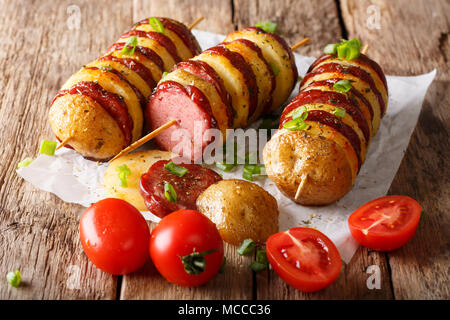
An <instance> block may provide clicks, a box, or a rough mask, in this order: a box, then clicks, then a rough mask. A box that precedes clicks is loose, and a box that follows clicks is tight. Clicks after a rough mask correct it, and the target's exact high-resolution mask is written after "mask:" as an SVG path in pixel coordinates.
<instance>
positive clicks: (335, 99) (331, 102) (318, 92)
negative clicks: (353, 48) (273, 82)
mask: <svg viewBox="0 0 450 320" xmlns="http://www.w3.org/2000/svg"><path fill="white" fill-rule="evenodd" d="M341 80H347V81H348V83H350V84H351V89H349V90H348V91H347V92H343V91H342V90H337V89H335V88H336V86H335V84H336V83H337V82H339V81H341ZM341 83H342V82H341ZM387 102H388V89H387V84H386V78H385V76H384V73H383V71H382V70H381V68H380V66H379V65H378V64H377V63H376V62H375V61H373V60H371V59H369V58H368V57H367V56H366V55H364V54H360V55H359V57H358V58H356V59H353V60H346V59H341V58H338V57H337V56H336V55H333V54H324V55H322V56H321V57H319V58H318V59H317V60H316V61H315V62H314V63H313V64H312V65H311V67H310V68H309V70H308V73H307V74H306V76H305V77H304V78H303V81H302V83H301V84H300V92H299V94H298V96H297V97H296V98H294V99H293V100H292V101H291V102H290V103H289V104H288V105H287V106H286V108H285V109H284V111H283V113H282V116H281V119H280V127H279V130H278V131H277V132H276V133H275V134H274V136H273V137H272V138H271V140H270V141H269V142H268V143H267V144H266V146H265V148H264V152H263V157H264V163H265V166H266V172H267V174H268V176H269V178H270V179H271V180H272V181H273V182H274V183H275V184H276V185H277V187H278V189H279V190H280V191H281V192H282V193H283V194H285V195H286V196H288V197H289V198H291V199H292V200H294V201H295V202H297V203H299V204H302V205H325V204H329V203H332V202H334V201H336V200H338V199H340V198H341V197H343V196H344V195H345V194H346V193H347V192H348V191H350V189H351V188H352V186H353V183H354V181H355V178H356V176H357V174H358V172H359V170H360V168H361V165H362V164H363V162H364V160H365V157H366V152H367V149H368V146H369V144H370V141H371V139H372V137H373V136H374V135H375V134H376V132H377V130H378V128H379V126H380V119H381V118H382V117H383V116H384V114H385V112H386V106H387ZM295 112H297V114H298V113H301V112H303V115H305V116H306V118H305V119H304V122H305V123H306V125H305V126H304V127H303V128H302V129H299V130H288V129H286V128H284V127H283V126H284V125H285V124H286V123H288V122H289V121H290V120H292V119H293V114H294V113H295Z"/></svg>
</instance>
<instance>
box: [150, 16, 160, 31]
mask: <svg viewBox="0 0 450 320" xmlns="http://www.w3.org/2000/svg"><path fill="white" fill-rule="evenodd" d="M148 23H149V24H150V26H151V27H152V28H153V30H155V31H156V32H159V33H164V26H163V24H162V23H161V21H159V19H158V18H155V17H151V18H148Z"/></svg>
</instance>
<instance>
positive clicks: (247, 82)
mask: <svg viewBox="0 0 450 320" xmlns="http://www.w3.org/2000/svg"><path fill="white" fill-rule="evenodd" d="M296 81H297V68H296V66H295V61H294V57H293V54H292V52H291V49H290V48H289V47H288V45H287V44H286V42H285V41H284V40H283V39H281V38H280V37H278V36H277V35H275V34H272V33H267V32H265V31H263V30H261V29H259V28H253V27H252V28H247V29H244V30H242V31H236V32H232V33H230V34H229V35H228V36H227V37H226V39H225V40H224V42H222V43H220V44H219V45H217V46H215V47H212V48H209V49H207V50H206V51H204V52H203V53H201V54H199V55H197V56H195V57H194V58H192V59H190V60H188V61H185V62H181V63H180V64H178V65H177V66H176V67H175V68H174V70H173V71H172V72H171V73H169V74H167V75H166V76H164V78H163V79H162V80H161V81H160V82H159V83H158V86H157V89H156V91H155V92H154V93H153V94H152V96H151V97H150V99H149V102H148V104H147V108H146V110H145V118H146V121H147V123H148V124H149V126H150V128H151V129H152V130H154V129H156V128H158V127H159V126H161V125H162V124H164V123H166V122H168V121H169V120H172V119H176V120H178V123H177V124H176V125H174V126H172V127H170V128H169V129H167V130H165V131H164V132H162V133H161V134H159V135H158V136H157V137H156V138H155V141H156V143H157V144H158V145H159V147H160V148H161V149H163V150H170V151H172V152H174V153H177V154H179V155H180V156H182V157H183V158H188V159H192V160H197V159H199V158H200V157H201V155H202V154H203V151H204V149H205V148H206V147H207V146H208V145H209V144H210V143H212V142H213V141H215V140H214V139H213V138H211V137H210V136H209V135H208V134H207V130H208V129H212V128H217V129H220V131H221V132H222V137H223V139H225V138H226V130H227V129H230V128H240V127H245V126H247V125H248V124H250V123H252V122H253V121H255V120H256V119H258V118H259V117H260V116H261V115H262V114H263V113H266V112H271V111H273V110H275V109H276V108H278V107H279V106H280V105H281V104H282V103H283V102H284V101H285V100H286V99H287V98H288V96H289V94H290V93H291V91H292V89H293V87H294V85H295V82H296ZM182 88H184V90H183V89H182ZM196 124H197V125H196ZM196 128H197V129H196ZM180 129H183V130H180ZM180 132H181V133H180Z"/></svg>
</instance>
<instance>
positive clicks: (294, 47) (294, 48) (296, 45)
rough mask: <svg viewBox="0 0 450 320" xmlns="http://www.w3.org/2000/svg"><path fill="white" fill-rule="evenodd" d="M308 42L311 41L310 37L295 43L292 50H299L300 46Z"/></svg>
mask: <svg viewBox="0 0 450 320" xmlns="http://www.w3.org/2000/svg"><path fill="white" fill-rule="evenodd" d="M308 42H309V38H305V39H303V40H302V41H300V42H297V43H296V44H294V45H293V46H292V47H291V50H292V51H295V50H297V49H298V48H299V47H301V46H302V45H304V44H307V43H308Z"/></svg>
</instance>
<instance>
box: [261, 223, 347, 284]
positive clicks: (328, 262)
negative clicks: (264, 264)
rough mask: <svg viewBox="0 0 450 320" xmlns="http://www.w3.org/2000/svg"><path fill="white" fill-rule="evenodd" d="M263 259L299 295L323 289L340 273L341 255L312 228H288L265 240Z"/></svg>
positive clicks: (326, 239) (324, 237) (331, 243)
mask: <svg viewBox="0 0 450 320" xmlns="http://www.w3.org/2000/svg"><path fill="white" fill-rule="evenodd" d="M266 249H267V258H268V259H269V262H270V264H271V266H272V268H273V270H274V271H275V272H276V273H277V274H278V275H279V276H280V277H281V279H283V280H284V281H286V282H287V283H288V284H290V285H291V286H293V287H294V288H296V289H298V290H301V291H303V292H313V291H317V290H320V289H323V288H325V287H327V286H328V285H330V284H331V283H333V282H334V281H335V280H336V279H337V277H338V276H339V273H340V271H341V264H342V262H341V256H340V255H339V252H338V250H337V248H336V246H335V245H334V244H333V242H331V240H330V239H329V238H328V237H327V236H325V235H324V234H323V233H321V232H320V231H317V230H315V229H312V228H301V227H298V228H292V229H289V230H288V231H285V232H279V233H276V234H274V235H272V236H270V238H269V239H268V240H267V243H266Z"/></svg>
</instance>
